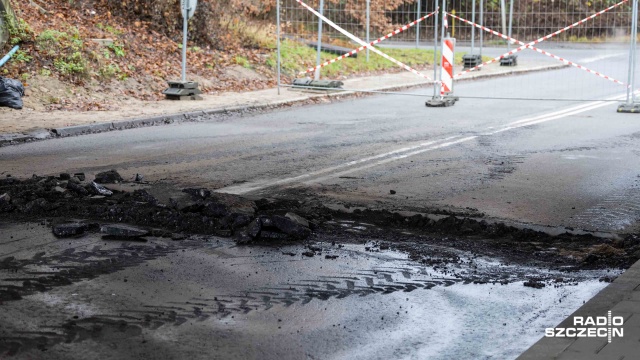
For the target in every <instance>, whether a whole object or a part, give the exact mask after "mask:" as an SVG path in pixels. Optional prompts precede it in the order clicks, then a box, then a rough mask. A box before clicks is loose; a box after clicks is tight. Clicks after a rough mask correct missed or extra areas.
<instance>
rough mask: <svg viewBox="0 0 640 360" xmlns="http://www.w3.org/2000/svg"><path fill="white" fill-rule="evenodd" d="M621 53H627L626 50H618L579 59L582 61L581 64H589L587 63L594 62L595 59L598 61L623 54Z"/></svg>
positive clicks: (626, 54)
mask: <svg viewBox="0 0 640 360" xmlns="http://www.w3.org/2000/svg"><path fill="white" fill-rule="evenodd" d="M623 55H625V56H628V55H629V53H628V52H619V53H613V54H607V55H600V56H594V57H590V58H586V59H584V60H580V62H581V63H583V64H589V63H592V62H596V61H600V60H606V59H610V58H614V57H619V56H623Z"/></svg>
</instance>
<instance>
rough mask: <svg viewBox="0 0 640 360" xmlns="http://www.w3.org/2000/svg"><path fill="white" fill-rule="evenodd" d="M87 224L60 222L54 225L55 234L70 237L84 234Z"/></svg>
mask: <svg viewBox="0 0 640 360" xmlns="http://www.w3.org/2000/svg"><path fill="white" fill-rule="evenodd" d="M86 230H87V225H85V224H80V223H66V224H58V225H55V226H54V227H53V235H55V236H57V237H70V236H77V235H81V234H84V232H85V231H86Z"/></svg>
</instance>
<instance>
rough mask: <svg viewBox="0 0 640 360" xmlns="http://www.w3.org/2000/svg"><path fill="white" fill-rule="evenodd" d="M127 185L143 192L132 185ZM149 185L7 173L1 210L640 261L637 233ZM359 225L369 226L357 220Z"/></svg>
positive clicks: (73, 226)
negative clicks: (580, 231)
mask: <svg viewBox="0 0 640 360" xmlns="http://www.w3.org/2000/svg"><path fill="white" fill-rule="evenodd" d="M98 181H100V182H102V183H103V184H101V183H98ZM125 186H130V187H129V188H128V189H133V191H129V190H127V191H125V190H123V189H125V188H126V187H125ZM135 187H138V188H135ZM140 187H141V185H140V183H139V182H135V181H134V182H127V181H125V180H124V179H123V178H122V177H121V176H120V175H119V174H118V173H117V171H116V170H111V171H108V172H103V173H100V174H98V175H97V176H96V177H95V179H94V180H91V179H88V178H86V176H85V175H84V174H83V173H76V174H74V175H70V174H66V173H63V174H60V176H37V175H34V176H33V177H32V178H30V179H22V180H19V179H15V178H13V177H11V176H7V177H6V178H3V179H0V213H1V214H2V216H3V217H5V218H8V219H11V220H16V221H40V220H41V219H51V223H52V224H53V228H52V231H53V233H54V234H55V235H56V236H58V237H74V236H81V235H82V234H84V233H85V232H101V233H102V234H103V235H105V236H106V237H107V238H114V239H123V238H125V239H126V238H129V239H137V240H141V239H144V237H145V236H146V235H152V236H158V237H165V238H172V239H174V240H181V239H185V238H187V237H188V235H197V234H200V235H216V236H222V237H231V238H233V239H234V240H235V241H236V242H237V243H239V244H279V243H282V242H285V243H286V242H290V241H304V240H314V239H317V238H318V236H320V235H322V236H325V237H327V236H329V237H333V238H335V239H338V240H339V241H342V242H347V243H353V242H356V243H358V242H367V241H370V240H372V239H379V240H380V241H381V242H382V243H386V244H387V245H386V248H388V247H390V246H391V247H394V248H396V249H400V250H403V251H405V252H408V253H409V254H410V255H411V257H412V259H414V260H417V261H422V262H426V263H429V262H431V261H434V260H429V259H428V257H429V256H428V255H429V253H430V252H432V251H433V250H432V247H433V246H438V247H440V248H449V249H455V250H461V251H469V252H471V253H474V254H479V255H483V256H491V257H495V258H500V259H503V260H504V261H506V262H507V263H516V264H526V265H533V266H541V265H542V266H548V267H553V268H567V267H576V268H582V269H597V268H622V269H626V268H627V267H628V266H630V265H631V264H632V263H633V262H635V261H637V260H638V259H639V258H640V237H639V236H638V235H637V234H628V235H623V236H620V237H619V238H617V239H610V238H600V237H596V236H594V235H591V234H584V235H575V234H570V233H564V234H560V235H555V236H552V235H549V234H547V233H545V232H541V231H535V230H531V229H519V228H515V227H512V226H508V225H505V224H503V223H499V222H498V223H490V222H487V221H485V220H480V221H478V220H476V219H472V218H468V217H459V216H455V215H448V216H439V217H436V218H434V217H433V216H430V215H428V214H414V215H411V216H407V215H401V214H399V213H397V212H389V211H387V210H378V209H355V210H353V211H349V212H347V211H341V210H335V209H330V208H328V207H326V206H324V205H323V203H322V202H321V201H320V200H319V199H318V198H314V197H304V198H302V199H300V200H297V199H269V198H263V199H258V200H250V199H247V198H243V197H239V196H235V195H229V194H218V193H214V192H212V191H211V190H209V189H205V188H188V189H182V190H180V191H177V190H175V189H173V190H172V191H169V190H168V189H170V187H168V186H166V185H165V184H146V185H144V187H143V188H140ZM171 189H172V188H171ZM77 219H83V220H82V221H78V220H77ZM354 223H360V224H362V225H361V226H350V224H354ZM134 226H135V227H134ZM454 258H455V257H454ZM437 261H440V260H437ZM452 261H453V260H452Z"/></svg>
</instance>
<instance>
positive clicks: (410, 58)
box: [267, 40, 464, 77]
mask: <svg viewBox="0 0 640 360" xmlns="http://www.w3.org/2000/svg"><path fill="white" fill-rule="evenodd" d="M381 51H382V52H384V53H385V54H387V55H389V56H391V57H392V58H394V59H396V60H398V61H401V62H403V63H405V64H407V65H408V66H411V67H418V68H420V67H424V66H428V65H433V50H426V49H388V48H387V49H381ZM463 55H464V53H456V54H455V59H454V60H455V63H456V64H460V65H461V64H462V56H463ZM335 57H337V56H336V55H334V54H329V53H325V52H322V53H321V54H320V58H321V59H322V61H323V62H324V61H327V60H331V59H333V58H335ZM437 58H438V60H439V59H440V52H438V53H437ZM276 61H277V54H276V53H275V52H273V53H272V54H270V55H269V58H268V59H267V65H268V66H270V67H271V68H274V69H275V67H276ZM281 61H282V71H283V72H284V73H285V74H286V75H289V76H297V75H298V74H299V73H300V72H301V71H305V70H306V69H309V68H312V67H314V66H315V63H316V49H315V48H312V47H309V46H307V45H304V44H302V43H299V42H297V41H292V40H284V41H282V44H281ZM439 63H440V62H439V61H438V64H439ZM393 68H399V67H398V65H396V64H394V63H393V62H391V61H389V60H387V59H385V58H383V57H382V56H380V55H378V54H376V53H373V52H370V56H369V61H367V57H366V52H365V51H364V50H363V51H361V52H359V53H358V57H357V58H352V57H348V58H346V59H344V60H341V61H338V62H335V63H333V64H331V65H328V66H326V67H324V68H322V70H321V75H323V76H327V77H337V76H340V75H350V74H357V73H367V72H375V71H380V70H387V69H393Z"/></svg>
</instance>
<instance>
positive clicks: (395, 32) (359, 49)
mask: <svg viewBox="0 0 640 360" xmlns="http://www.w3.org/2000/svg"><path fill="white" fill-rule="evenodd" d="M436 12H438V10H436V11H434V12H432V13H431V14H428V15H426V16H423V17H421V18H420V19H418V20H416V21H414V22H411V23H409V24H407V25H405V26H403V27H401V28H399V29H396V30H395V31H392V32H390V33H388V34H387V35H385V36H383V37H381V38H378V39H376V40H374V41H372V42H370V43H369V44H368V45H365V46H361V47H359V48H357V49H355V50H353V51H350V52H348V53H346V54H344V55H341V56H338V57H337V58H335V59H332V60H329V61H326V62H324V63H322V64H320V65H318V66H316V67H312V68H309V69H307V70H306V71H301V72H300V74H304V73H311V72H314V71H316V70H317V69H320V68H323V67H325V66H327V65H331V64H333V63H335V62H337V61H340V60H342V59H345V58H348V57H349V56H351V55H353V54H356V53H358V52H360V51H362V50H364V49H366V48H370V47H371V46H373V45H375V44H378V43H380V42H382V41H384V40H387V39H389V38H392V37H394V36H395V35H398V34H400V33H401V32H403V31H406V30H408V29H410V28H412V27H413V26H415V25H416V24H419V23H420V22H421V21H424V20H426V19H428V18H429V17H431V16H433V14H435V13H436Z"/></svg>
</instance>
